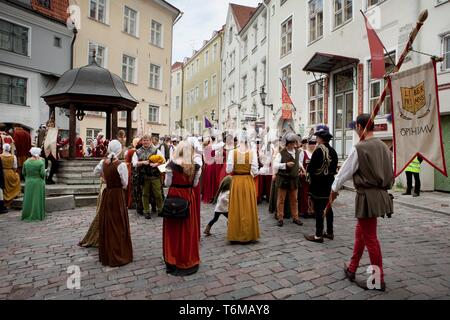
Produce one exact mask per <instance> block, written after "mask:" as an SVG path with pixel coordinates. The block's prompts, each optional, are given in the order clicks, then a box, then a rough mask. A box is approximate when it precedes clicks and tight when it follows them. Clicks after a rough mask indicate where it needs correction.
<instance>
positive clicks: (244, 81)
mask: <svg viewBox="0 0 450 320" xmlns="http://www.w3.org/2000/svg"><path fill="white" fill-rule="evenodd" d="M245 97H247V75H245V76H243V77H242V98H245Z"/></svg>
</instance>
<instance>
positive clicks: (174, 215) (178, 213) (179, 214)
mask: <svg viewBox="0 0 450 320" xmlns="http://www.w3.org/2000/svg"><path fill="white" fill-rule="evenodd" d="M190 188H191V191H192V187H190ZM161 216H162V217H163V218H167V219H179V220H182V219H186V218H187V217H189V201H187V200H186V199H183V198H175V197H167V198H166V199H165V200H164V205H163V209H162V212H161Z"/></svg>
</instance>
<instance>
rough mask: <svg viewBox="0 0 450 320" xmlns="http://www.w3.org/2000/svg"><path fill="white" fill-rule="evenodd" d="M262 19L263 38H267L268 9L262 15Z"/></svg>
mask: <svg viewBox="0 0 450 320" xmlns="http://www.w3.org/2000/svg"><path fill="white" fill-rule="evenodd" d="M261 19H262V30H263V32H264V34H263V40H264V39H265V38H266V34H267V11H265V12H264V13H263V15H262V17H261Z"/></svg>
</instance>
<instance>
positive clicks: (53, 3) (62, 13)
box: [31, 0, 69, 22]
mask: <svg viewBox="0 0 450 320" xmlns="http://www.w3.org/2000/svg"><path fill="white" fill-rule="evenodd" d="M39 2H40V1H39V0H31V6H32V8H33V10H35V11H37V12H39V13H41V14H43V15H45V16H47V17H52V18H54V19H57V20H59V21H61V22H66V20H67V17H68V16H69V15H68V13H67V8H68V7H69V0H50V9H47V8H45V7H43V6H41V5H40V4H39Z"/></svg>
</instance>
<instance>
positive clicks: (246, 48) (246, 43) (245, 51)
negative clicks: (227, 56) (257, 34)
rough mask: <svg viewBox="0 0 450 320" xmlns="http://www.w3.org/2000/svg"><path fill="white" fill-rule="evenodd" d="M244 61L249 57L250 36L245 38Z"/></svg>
mask: <svg viewBox="0 0 450 320" xmlns="http://www.w3.org/2000/svg"><path fill="white" fill-rule="evenodd" d="M243 42H244V44H243V45H244V59H245V58H246V57H247V55H248V36H245V38H244V40H243Z"/></svg>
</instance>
